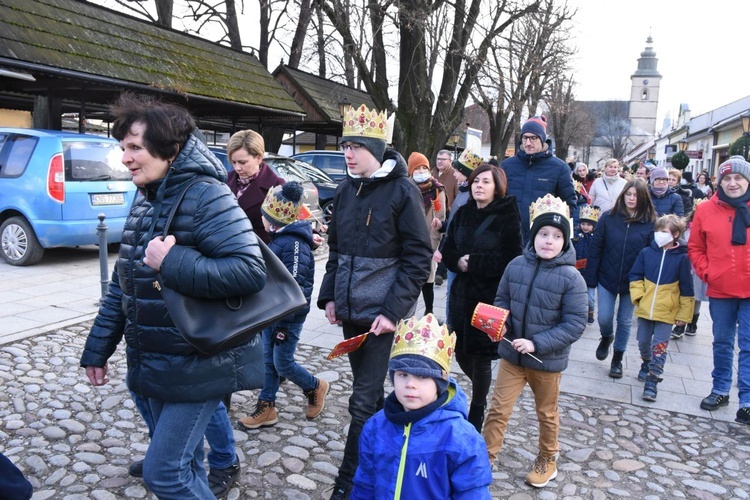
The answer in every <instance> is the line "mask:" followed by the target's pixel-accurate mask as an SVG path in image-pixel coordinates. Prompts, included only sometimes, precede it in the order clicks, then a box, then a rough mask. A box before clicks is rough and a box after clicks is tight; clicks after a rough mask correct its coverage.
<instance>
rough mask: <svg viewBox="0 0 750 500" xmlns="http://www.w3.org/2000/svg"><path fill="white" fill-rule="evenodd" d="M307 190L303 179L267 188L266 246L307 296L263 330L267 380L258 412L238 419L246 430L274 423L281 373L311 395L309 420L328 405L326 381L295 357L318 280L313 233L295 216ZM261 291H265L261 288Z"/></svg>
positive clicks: (264, 220)
mask: <svg viewBox="0 0 750 500" xmlns="http://www.w3.org/2000/svg"><path fill="white" fill-rule="evenodd" d="M302 194H303V188H302V185H301V184H300V183H299V182H294V181H293V182H287V183H286V184H284V185H283V186H277V187H276V188H274V189H271V190H270V191H268V194H267V195H266V199H265V200H264V201H263V204H262V205H261V206H260V211H261V214H262V216H263V217H262V220H263V225H264V226H265V228H266V231H268V234H269V235H270V236H271V243H270V244H269V245H268V247H269V248H270V249H271V250H272V251H273V253H275V254H276V256H277V257H278V258H279V259H280V260H281V261H282V262H283V263H284V265H285V266H286V268H287V269H288V270H289V272H290V273H291V274H292V276H293V277H294V279H295V280H297V283H298V284H299V286H300V288H301V289H302V292H303V293H304V294H305V297H306V298H307V307H306V308H305V309H302V310H301V311H299V312H296V313H294V314H293V315H291V316H287V317H286V318H284V319H282V320H281V321H279V322H278V323H276V324H274V325H271V326H270V327H268V328H266V329H265V330H263V359H264V362H265V367H266V378H265V382H264V384H263V389H262V390H261V392H260V396H259V397H258V404H257V405H256V407H255V411H253V413H251V414H250V415H248V416H247V417H245V418H242V419H240V425H242V427H244V428H246V429H257V428H259V427H268V426H272V425H275V424H276V423H277V422H278V421H279V419H278V415H277V412H276V393H277V392H278V390H279V384H280V383H281V377H286V378H287V379H289V380H291V381H292V382H294V383H295V384H296V385H298V386H299V387H300V388H301V389H302V390H303V391H304V393H305V396H306V397H307V410H306V412H305V417H306V418H307V419H310V420H311V419H314V418H317V417H318V416H319V415H320V414H321V412H322V411H323V408H324V407H325V397H326V395H327V394H328V388H329V384H328V382H327V381H325V380H323V379H319V378H315V377H314V376H312V375H311V374H310V372H308V371H307V370H306V369H305V368H304V367H302V366H300V365H299V364H297V362H296V361H295V360H294V351H295V350H296V349H297V343H298V342H299V337H300V332H301V331H302V326H303V324H304V322H305V318H306V317H307V313H308V312H310V296H311V295H312V288H313V281H314V278H315V257H314V256H313V251H312V246H313V239H312V238H313V233H312V226H311V225H310V222H309V221H306V220H297V217H298V215H299V212H300V209H301V208H302V201H301V200H302ZM261 293H262V292H261Z"/></svg>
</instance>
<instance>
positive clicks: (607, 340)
mask: <svg viewBox="0 0 750 500" xmlns="http://www.w3.org/2000/svg"><path fill="white" fill-rule="evenodd" d="M614 341H615V336H614V335H610V336H609V337H602V338H601V339H599V346H598V347H597V348H596V359H598V360H599V361H604V360H605V359H607V356H609V346H611V345H612V342H614Z"/></svg>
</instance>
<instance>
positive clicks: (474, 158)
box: [458, 148, 484, 172]
mask: <svg viewBox="0 0 750 500" xmlns="http://www.w3.org/2000/svg"><path fill="white" fill-rule="evenodd" d="M458 163H460V164H462V165H463V166H465V167H466V168H468V169H469V170H471V171H472V172H473V171H474V170H475V169H476V168H477V167H478V166H479V165H481V164H482V163H484V158H482V157H481V156H479V155H477V154H475V153H474V151H472V149H471V148H466V149H464V150H463V152H462V153H461V156H459V157H458Z"/></svg>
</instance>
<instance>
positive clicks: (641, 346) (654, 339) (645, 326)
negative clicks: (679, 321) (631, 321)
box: [636, 318, 672, 377]
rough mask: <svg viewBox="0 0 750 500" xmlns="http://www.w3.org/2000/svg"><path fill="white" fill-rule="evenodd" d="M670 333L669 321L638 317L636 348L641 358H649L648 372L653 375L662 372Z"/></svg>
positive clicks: (655, 375) (658, 374)
mask: <svg viewBox="0 0 750 500" xmlns="http://www.w3.org/2000/svg"><path fill="white" fill-rule="evenodd" d="M671 334H672V325H671V324H669V323H663V322H661V321H651V320H650V319H644V318H638V332H637V333H636V338H637V339H638V350H639V351H641V359H643V360H644V361H647V360H650V363H649V365H648V372H649V374H651V375H653V376H654V377H660V376H661V374H662V373H664V364H665V363H666V362H667V346H668V345H669V337H670V335H671Z"/></svg>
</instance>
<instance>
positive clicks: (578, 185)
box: [573, 181, 583, 193]
mask: <svg viewBox="0 0 750 500" xmlns="http://www.w3.org/2000/svg"><path fill="white" fill-rule="evenodd" d="M573 189H575V190H576V193H580V192H581V190H582V189H583V184H582V183H581V182H580V181H573Z"/></svg>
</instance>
